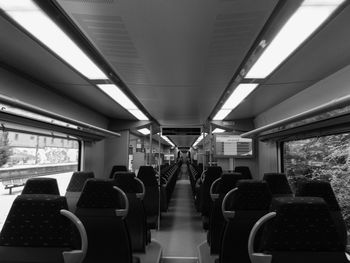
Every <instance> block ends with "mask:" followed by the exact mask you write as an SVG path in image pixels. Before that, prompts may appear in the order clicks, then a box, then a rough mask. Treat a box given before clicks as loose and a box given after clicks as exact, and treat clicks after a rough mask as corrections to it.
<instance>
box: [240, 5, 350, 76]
mask: <svg viewBox="0 0 350 263" xmlns="http://www.w3.org/2000/svg"><path fill="white" fill-rule="evenodd" d="M343 2H344V0H333V1H332V0H305V1H304V2H303V3H302V4H301V6H300V7H299V8H298V9H297V10H296V12H295V13H294V14H293V15H292V16H291V17H290V18H289V20H288V21H287V22H286V24H285V25H284V26H283V27H282V29H281V30H280V31H279V32H278V34H277V35H276V36H275V38H274V39H273V40H272V41H271V43H270V44H269V45H268V46H267V47H266V49H265V51H264V52H263V53H262V55H261V56H260V57H259V58H258V60H257V61H256V62H255V64H254V65H253V66H252V68H251V69H250V70H249V71H248V73H247V75H246V76H245V77H246V78H256V79H259V78H261V79H263V78H266V77H267V76H268V75H270V74H271V73H272V72H273V71H274V70H275V69H276V68H277V67H278V66H279V65H280V64H281V63H282V62H283V61H284V60H285V59H286V58H287V57H288V56H289V55H290V54H291V53H293V51H294V50H296V49H297V48H298V47H299V46H300V45H301V44H302V43H303V42H304V41H305V40H306V39H307V38H308V37H310V35H311V34H312V33H313V32H314V31H315V30H316V29H317V28H318V27H319V26H320V25H322V23H323V22H324V21H326V20H327V18H328V17H329V16H330V15H331V14H332V13H333V12H334V10H336V9H337V7H338V6H339V5H340V4H341V3H343Z"/></svg>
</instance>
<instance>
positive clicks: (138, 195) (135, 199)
mask: <svg viewBox="0 0 350 263" xmlns="http://www.w3.org/2000/svg"><path fill="white" fill-rule="evenodd" d="M116 175H117V176H116V177H115V179H114V181H113V184H114V185H116V186H118V187H119V188H120V189H122V190H123V191H124V192H125V193H126V195H127V197H128V200H129V212H128V215H127V216H126V218H125V220H126V224H127V226H128V229H129V233H130V239H131V245H132V249H133V252H145V248H146V243H147V221H146V213H145V208H144V206H143V201H142V200H143V198H144V191H145V189H144V186H143V183H142V181H141V180H139V179H137V178H136V176H135V174H134V173H126V172H124V173H120V174H118V173H116Z"/></svg>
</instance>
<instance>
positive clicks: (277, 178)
mask: <svg viewBox="0 0 350 263" xmlns="http://www.w3.org/2000/svg"><path fill="white" fill-rule="evenodd" d="M263 180H264V181H266V182H267V184H268V185H269V187H270V190H271V193H272V196H273V197H293V191H292V189H291V187H290V185H289V182H288V179H287V177H286V175H285V174H284V173H265V174H264V177H263Z"/></svg>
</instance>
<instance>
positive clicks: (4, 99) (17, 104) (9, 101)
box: [0, 94, 120, 137]
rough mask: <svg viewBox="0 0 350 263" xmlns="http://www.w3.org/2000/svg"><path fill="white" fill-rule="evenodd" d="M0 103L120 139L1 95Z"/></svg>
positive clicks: (85, 124)
mask: <svg viewBox="0 0 350 263" xmlns="http://www.w3.org/2000/svg"><path fill="white" fill-rule="evenodd" d="M0 102H3V103H7V104H10V105H12V106H15V107H18V108H20V109H23V110H28V111H30V112H33V113H37V114H41V115H43V116H45V117H50V118H53V119H56V120H59V121H63V122H67V123H69V124H73V125H76V126H80V127H83V128H87V129H91V130H95V131H98V132H100V133H102V134H106V135H110V136H117V137H120V134H119V133H117V132H112V131H109V130H106V129H103V128H100V127H97V126H94V125H91V124H88V123H85V122H82V121H78V120H75V119H72V118H69V117H65V116H63V115H60V114H57V113H54V112H52V111H48V110H44V109H42V108H39V107H37V106H33V105H31V104H29V103H26V102H23V101H20V100H17V99H14V98H10V97H7V96H5V95H2V94H0ZM6 113H8V112H6ZM8 114H11V115H16V114H13V113H8ZM16 116H19V115H16ZM25 118H27V119H33V118H30V117H25ZM33 120H36V119H33ZM58 126H59V125H58Z"/></svg>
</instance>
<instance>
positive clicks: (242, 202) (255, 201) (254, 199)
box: [226, 179, 272, 211]
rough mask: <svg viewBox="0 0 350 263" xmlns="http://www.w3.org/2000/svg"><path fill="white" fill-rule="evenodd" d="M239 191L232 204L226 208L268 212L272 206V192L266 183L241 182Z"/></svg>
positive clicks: (238, 185)
mask: <svg viewBox="0 0 350 263" xmlns="http://www.w3.org/2000/svg"><path fill="white" fill-rule="evenodd" d="M236 187H237V190H236V191H235V192H234V193H233V196H232V198H231V202H230V204H226V208H228V210H231V211H239V210H268V209H269V207H270V204H271V198H272V195H271V192H270V189H269V186H268V185H267V183H266V182H264V181H258V180H251V179H248V180H239V181H238V182H237V185H236Z"/></svg>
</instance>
